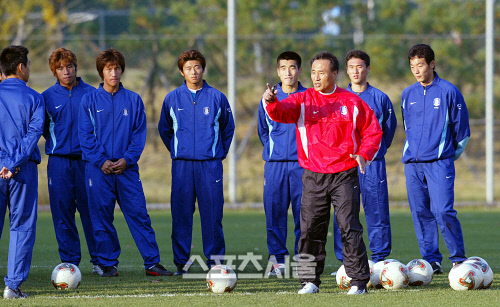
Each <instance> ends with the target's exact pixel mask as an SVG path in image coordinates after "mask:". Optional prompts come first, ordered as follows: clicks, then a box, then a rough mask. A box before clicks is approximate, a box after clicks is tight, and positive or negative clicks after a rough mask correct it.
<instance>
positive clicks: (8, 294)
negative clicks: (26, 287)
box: [3, 286, 28, 299]
mask: <svg viewBox="0 0 500 307" xmlns="http://www.w3.org/2000/svg"><path fill="white" fill-rule="evenodd" d="M27 297H28V295H27V294H26V293H23V292H22V291H21V289H19V288H17V289H12V288H10V287H9V286H5V290H3V298H4V299H13V298H27Z"/></svg>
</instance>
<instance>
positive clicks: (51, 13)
mask: <svg viewBox="0 0 500 307" xmlns="http://www.w3.org/2000/svg"><path fill="white" fill-rule="evenodd" d="M236 8H237V45H236V46H237V74H238V83H237V84H238V85H237V86H238V89H237V95H238V97H237V102H238V105H239V104H240V103H241V105H242V110H238V112H242V114H241V115H243V117H245V115H251V114H253V110H251V109H252V107H250V106H247V103H246V99H248V98H247V97H248V96H249V95H248V94H249V93H250V92H253V91H255V88H263V84H265V82H268V81H269V80H276V75H275V69H274V67H275V58H276V56H277V55H278V54H279V53H280V52H282V51H284V50H295V51H297V52H299V53H300V54H301V55H302V57H303V59H304V63H303V66H304V72H305V75H303V77H302V78H301V79H303V80H306V82H307V79H308V77H307V74H308V66H309V63H308V62H309V61H308V59H310V58H312V57H313V56H314V54H316V53H317V52H319V51H321V50H330V51H333V53H335V54H336V55H337V56H338V57H339V60H340V61H341V65H344V64H345V63H343V62H344V61H343V56H344V55H345V54H346V53H347V51H348V50H350V49H353V48H357V49H362V50H365V51H367V52H368V53H369V54H370V56H371V58H372V77H371V78H376V80H378V81H379V82H389V83H391V84H394V83H398V82H401V83H402V84H405V86H406V85H409V84H411V83H413V82H414V79H413V76H412V75H411V73H410V71H409V66H408V59H407V52H408V50H409V48H410V47H411V46H413V45H414V44H416V43H428V44H430V45H431V46H432V47H433V49H434V50H435V52H436V60H437V68H436V70H437V72H438V73H439V74H440V75H441V76H442V77H444V78H446V79H448V80H450V81H451V82H453V83H454V84H456V85H457V86H458V87H459V88H460V89H461V90H462V92H463V94H464V96H465V98H466V101H467V103H468V106H469V112H470V114H471V117H472V118H483V117H484V63H485V48H484V43H485V38H484V33H485V2H484V1H475V0H468V1H467V0H434V1H424V0H408V1H390V0H378V1H374V0H342V1H341V0H337V1H320V0H292V1H284V0H267V1H261V0H245V1H236ZM226 9H227V1H226V0H182V1H181V0H147V1H140V2H138V1H132V0H86V1H82V0H23V1H19V0H2V1H1V3H0V40H1V41H2V45H3V46H6V45H8V44H24V45H26V46H27V47H28V48H30V50H31V53H30V56H31V59H32V65H33V67H32V69H34V70H37V69H39V70H42V69H43V70H46V69H47V68H46V59H47V57H48V55H49V54H50V52H51V51H52V50H54V49H56V48H57V47H60V46H65V47H67V48H69V49H73V50H75V51H76V52H77V55H78V56H79V60H80V67H93V66H94V59H95V56H96V55H97V54H98V53H99V51H101V50H102V49H104V48H109V47H115V48H118V49H119V50H121V51H122V52H123V53H124V54H125V55H126V58H127V65H128V67H135V68H139V69H143V70H145V71H147V73H145V75H146V76H147V77H146V79H145V80H144V81H145V83H144V84H145V85H144V86H145V87H148V89H149V90H148V95H149V96H150V98H151V96H152V97H155V96H154V92H155V88H156V87H159V86H163V87H166V88H167V90H169V89H170V86H173V87H176V86H178V84H180V83H181V82H182V77H181V75H180V74H179V73H178V71H177V67H176V59H177V56H178V55H179V54H180V53H181V52H182V51H184V50H186V49H191V48H195V49H198V50H200V51H201V52H202V53H204V54H205V56H206V57H207V60H208V71H207V78H209V80H210V83H211V84H212V85H214V86H215V87H218V88H220V89H222V90H224V89H225V88H226V84H227V76H226V73H227V65H226V48H227V40H226V31H227V24H226V22H227V18H226V17H227V10H226ZM495 19H496V20H500V5H499V3H498V2H497V3H496V7H495ZM495 27H496V31H495V33H500V31H499V30H500V24H499V23H497V24H496V25H495ZM495 42H496V45H497V48H496V53H495V56H496V59H495V60H496V61H495V62H496V63H498V62H499V61H498V60H499V58H500V56H499V54H500V52H499V48H498V47H500V46H498V42H499V35H498V34H497V35H496V39H495ZM37 59H40V61H37ZM497 71H498V70H497ZM497 75H498V73H497ZM94 78H95V76H94ZM496 85H500V84H499V81H498V78H497V81H496ZM381 88H382V89H383V86H381ZM495 88H496V92H495V97H497V99H496V101H497V102H496V104H495V105H496V108H495V109H496V110H497V114H500V111H499V109H500V108H499V104H500V103H499V102H498V101H499V99H498V97H499V96H500V86H496V87H495ZM257 99H258V97H257ZM157 100H159V101H160V102H161V98H158V99H157ZM393 102H394V103H395V104H397V103H398V101H396V100H394V99H393ZM248 103H250V102H248ZM254 103H255V101H253V100H252V104H254Z"/></svg>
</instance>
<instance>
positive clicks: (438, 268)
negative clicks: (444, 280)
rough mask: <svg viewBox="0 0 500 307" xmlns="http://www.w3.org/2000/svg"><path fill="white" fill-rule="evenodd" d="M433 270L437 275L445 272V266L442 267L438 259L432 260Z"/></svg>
mask: <svg viewBox="0 0 500 307" xmlns="http://www.w3.org/2000/svg"><path fill="white" fill-rule="evenodd" d="M431 267H432V271H433V272H434V274H435V275H439V274H443V273H444V272H443V268H442V267H441V263H440V262H438V261H434V262H431Z"/></svg>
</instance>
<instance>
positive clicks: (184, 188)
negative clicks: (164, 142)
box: [171, 159, 226, 268]
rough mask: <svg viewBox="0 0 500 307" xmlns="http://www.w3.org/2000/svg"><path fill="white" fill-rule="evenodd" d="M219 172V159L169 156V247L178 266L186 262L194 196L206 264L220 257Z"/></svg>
mask: <svg viewBox="0 0 500 307" xmlns="http://www.w3.org/2000/svg"><path fill="white" fill-rule="evenodd" d="M222 175H223V170H222V160H221V159H213V160H201V161H196V160H177V159H174V160H172V195H171V211H172V248H173V252H174V264H175V265H176V266H177V267H181V268H182V267H183V266H184V265H186V263H187V262H188V260H189V257H190V253H191V242H192V237H193V214H194V211H195V201H196V199H197V200H198V210H199V211H200V219H201V234H202V240H203V253H204V254H205V257H206V258H207V265H209V266H210V265H212V264H215V259H221V260H222V258H223V256H224V254H225V253H226V245H225V242H224V233H223V231H222V217H223V209H224V191H223V184H222V182H223V180H222V179H223V178H222ZM213 256H214V257H213Z"/></svg>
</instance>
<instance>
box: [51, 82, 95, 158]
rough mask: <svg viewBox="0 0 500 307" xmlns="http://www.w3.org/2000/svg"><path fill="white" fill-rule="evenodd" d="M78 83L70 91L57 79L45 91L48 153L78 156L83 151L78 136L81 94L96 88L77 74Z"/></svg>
mask: <svg viewBox="0 0 500 307" xmlns="http://www.w3.org/2000/svg"><path fill="white" fill-rule="evenodd" d="M77 80H78V85H77V86H75V87H73V89H72V90H71V91H70V90H68V89H67V88H66V87H64V86H62V85H61V84H59V81H57V82H56V84H54V85H53V86H51V87H49V88H48V89H47V90H46V91H45V92H43V93H42V95H43V97H44V98H45V101H46V110H45V111H46V114H47V118H46V120H45V130H44V133H43V136H44V137H45V139H46V141H45V153H46V154H47V155H58V156H70V157H78V156H81V155H82V149H81V148H80V139H79V137H78V112H79V111H80V102H81V101H82V97H83V96H84V95H85V94H87V93H88V92H91V91H94V90H95V88H94V87H93V86H91V85H88V84H86V83H85V82H83V80H82V79H81V78H80V77H78V78H77Z"/></svg>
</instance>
